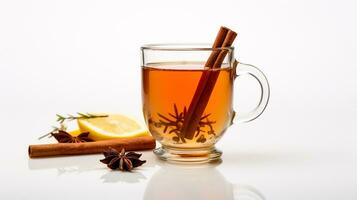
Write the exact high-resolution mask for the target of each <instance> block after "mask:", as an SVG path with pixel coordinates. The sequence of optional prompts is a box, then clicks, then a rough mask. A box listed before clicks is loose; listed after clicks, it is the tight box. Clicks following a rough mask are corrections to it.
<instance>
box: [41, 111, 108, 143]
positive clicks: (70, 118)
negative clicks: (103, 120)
mask: <svg viewBox="0 0 357 200" xmlns="http://www.w3.org/2000/svg"><path fill="white" fill-rule="evenodd" d="M56 116H57V119H56V121H57V122H58V123H59V127H57V126H53V129H52V131H51V132H49V133H47V134H45V135H43V136H41V137H39V138H38V139H39V140H41V139H42V138H45V137H47V136H48V137H49V138H50V137H52V134H53V133H57V132H58V131H60V130H61V131H66V129H67V126H66V125H65V122H66V121H67V122H69V121H73V120H76V119H92V118H100V117H108V116H109V115H104V114H101V115H97V114H92V113H80V112H78V113H77V116H74V115H70V114H67V116H64V115H60V114H56Z"/></svg>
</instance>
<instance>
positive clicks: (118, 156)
mask: <svg viewBox="0 0 357 200" xmlns="http://www.w3.org/2000/svg"><path fill="white" fill-rule="evenodd" d="M103 154H104V157H105V158H104V159H102V160H100V162H102V163H104V164H107V166H108V167H109V168H110V169H119V170H121V171H131V170H132V169H133V168H135V167H139V166H141V165H142V164H144V163H145V162H146V160H140V159H139V158H140V156H141V154H138V153H135V152H127V153H125V149H124V148H123V149H122V150H121V152H120V153H119V152H118V151H117V150H116V149H113V148H111V147H109V149H108V150H106V151H104V152H103Z"/></svg>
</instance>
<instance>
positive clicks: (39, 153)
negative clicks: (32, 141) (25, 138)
mask: <svg viewBox="0 0 357 200" xmlns="http://www.w3.org/2000/svg"><path fill="white" fill-rule="evenodd" d="M155 145H156V143H155V140H154V138H153V137H151V136H141V137H135V138H122V139H112V140H102V141H96V142H83V143H56V144H38V145H30V146H29V148H28V153H29V156H30V158H38V157H50V156H62V155H82V154H95V153H102V152H103V151H104V150H106V149H107V148H108V147H112V148H115V149H118V150H121V149H122V148H125V150H128V151H133V150H148V149H154V148H155Z"/></svg>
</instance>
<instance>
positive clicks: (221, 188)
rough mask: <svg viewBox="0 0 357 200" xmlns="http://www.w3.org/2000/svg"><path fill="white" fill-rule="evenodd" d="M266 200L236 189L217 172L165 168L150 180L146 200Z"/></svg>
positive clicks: (248, 190) (208, 168)
mask: <svg viewBox="0 0 357 200" xmlns="http://www.w3.org/2000/svg"><path fill="white" fill-rule="evenodd" d="M152 199H170V200H190V199H192V200H200V199H202V200H209V199H214V200H216V199H220V200H264V199H265V198H264V197H263V195H262V194H260V192H258V191H257V190H256V189H254V188H253V187H250V186H242V185H235V184H232V183H230V182H228V181H227V180H226V178H225V177H224V176H223V175H222V174H221V173H220V172H219V171H218V170H217V169H216V168H215V165H212V164H206V165H200V166H191V165H171V164H162V167H161V169H159V170H158V171H157V172H156V173H155V174H154V175H153V176H152V177H151V179H150V181H149V183H148V185H147V187H146V190H145V194H144V200H152Z"/></svg>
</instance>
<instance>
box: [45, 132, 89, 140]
mask: <svg viewBox="0 0 357 200" xmlns="http://www.w3.org/2000/svg"><path fill="white" fill-rule="evenodd" d="M51 135H52V136H53V137H55V138H56V140H57V141H58V142H59V143H82V142H93V141H94V140H92V139H91V138H89V137H88V135H89V133H88V132H84V133H81V134H79V135H78V136H72V135H70V134H69V133H67V132H66V131H63V130H58V131H57V132H55V133H51Z"/></svg>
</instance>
